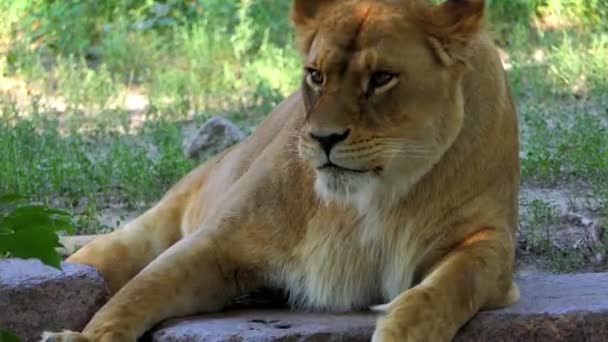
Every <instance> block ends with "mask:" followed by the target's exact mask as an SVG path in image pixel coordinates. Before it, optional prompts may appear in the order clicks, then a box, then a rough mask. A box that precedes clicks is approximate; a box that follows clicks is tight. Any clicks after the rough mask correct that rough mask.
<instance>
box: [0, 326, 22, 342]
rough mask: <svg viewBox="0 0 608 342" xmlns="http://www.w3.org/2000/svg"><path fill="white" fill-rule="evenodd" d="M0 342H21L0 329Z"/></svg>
mask: <svg viewBox="0 0 608 342" xmlns="http://www.w3.org/2000/svg"><path fill="white" fill-rule="evenodd" d="M0 342H21V339H19V337H17V336H15V335H14V334H12V333H10V332H8V331H6V330H2V329H0Z"/></svg>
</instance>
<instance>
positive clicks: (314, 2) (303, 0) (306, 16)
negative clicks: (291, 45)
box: [291, 0, 339, 54]
mask: <svg viewBox="0 0 608 342" xmlns="http://www.w3.org/2000/svg"><path fill="white" fill-rule="evenodd" d="M337 1H339V0H294V2H293V6H292V8H291V21H292V22H293V24H294V26H295V29H296V40H297V45H298V48H299V50H300V51H301V52H302V53H304V54H306V53H308V50H309V49H310V46H311V44H312V41H313V39H314V36H315V34H316V31H317V24H316V21H315V19H316V18H317V17H318V15H319V13H322V12H323V11H326V10H327V9H328V7H329V6H330V5H332V4H334V3H335V2H337Z"/></svg>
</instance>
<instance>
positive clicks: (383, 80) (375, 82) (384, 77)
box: [369, 71, 397, 88]
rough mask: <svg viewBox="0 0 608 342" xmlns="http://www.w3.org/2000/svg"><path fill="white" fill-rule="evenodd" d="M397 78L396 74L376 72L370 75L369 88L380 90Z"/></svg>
mask: <svg viewBox="0 0 608 342" xmlns="http://www.w3.org/2000/svg"><path fill="white" fill-rule="evenodd" d="M396 77H397V74H394V73H390V72H386V71H377V72H375V73H373V74H372V77H371V78H370V80H369V87H370V88H380V87H383V86H385V85H387V84H389V83H390V81H392V80H394V79H395V78H396Z"/></svg>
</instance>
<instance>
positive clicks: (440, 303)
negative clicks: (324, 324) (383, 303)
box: [373, 229, 519, 342]
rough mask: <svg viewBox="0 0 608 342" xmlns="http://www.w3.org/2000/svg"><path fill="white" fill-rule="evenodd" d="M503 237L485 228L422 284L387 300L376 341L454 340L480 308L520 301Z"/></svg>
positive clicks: (509, 251)
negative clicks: (459, 330)
mask: <svg viewBox="0 0 608 342" xmlns="http://www.w3.org/2000/svg"><path fill="white" fill-rule="evenodd" d="M503 238H504V236H503ZM500 239H501V238H500V237H499V234H498V233H496V231H494V230H493V229H485V230H482V231H480V232H478V233H476V234H474V235H472V236H470V237H469V238H467V239H466V240H465V241H463V242H462V244H460V245H459V246H458V247H457V248H456V249H455V250H453V251H452V252H451V253H450V254H449V255H447V256H446V257H445V258H444V259H443V260H442V261H440V263H439V264H438V265H437V266H436V267H435V268H434V270H432V272H431V273H430V274H429V275H428V276H427V277H426V278H425V279H423V281H422V282H421V283H420V284H419V285H417V286H415V287H413V288H412V289H410V290H407V291H405V292H404V293H403V294H401V295H400V296H399V297H397V298H396V299H395V300H394V301H392V302H391V303H390V304H388V305H387V310H388V313H387V315H386V317H384V318H382V319H380V320H379V322H378V326H377V328H376V332H375V334H374V338H373V341H374V342H380V341H382V342H393V341H404V342H413V341H416V342H419V341H433V342H441V341H450V340H451V339H452V338H453V337H454V336H455V334H456V332H457V331H458V329H459V328H460V327H461V326H462V325H464V324H465V323H466V322H467V321H468V320H469V319H471V318H472V317H473V316H474V315H475V314H476V313H477V312H478V311H479V310H480V309H481V308H490V307H500V306H504V305H508V304H510V303H513V302H515V301H516V300H517V299H518V297H519V291H518V289H517V285H516V284H515V283H513V281H512V269H511V267H510V266H508V265H510V263H509V259H510V258H512V255H513V254H512V253H513V252H512V251H511V249H512V247H511V246H507V245H506V243H505V242H501V241H500ZM508 240H509V238H506V239H503V241H508Z"/></svg>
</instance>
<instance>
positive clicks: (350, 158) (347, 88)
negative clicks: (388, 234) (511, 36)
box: [292, 0, 484, 202]
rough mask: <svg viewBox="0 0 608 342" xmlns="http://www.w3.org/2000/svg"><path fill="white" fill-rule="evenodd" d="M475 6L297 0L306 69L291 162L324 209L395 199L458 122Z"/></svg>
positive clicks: (477, 12)
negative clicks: (306, 167) (303, 169)
mask: <svg viewBox="0 0 608 342" xmlns="http://www.w3.org/2000/svg"><path fill="white" fill-rule="evenodd" d="M483 11H484V3H483V1H466V0H460V1H457V0H450V1H447V2H445V3H443V4H442V5H436V6H435V5H430V4H428V3H426V2H424V1H417V0H403V1H389V0H384V1H383V0H359V1H357V0H352V1H349V0H347V1H340V0H296V1H295V2H294V6H293V9H292V20H293V22H294V25H295V28H296V32H297V38H298V43H299V48H300V50H301V52H302V53H303V55H304V60H305V65H304V66H305V68H304V70H305V71H304V77H303V82H302V96H303V100H304V106H305V115H306V118H305V124H304V127H303V129H302V130H301V131H300V136H299V153H300V156H301V157H302V158H303V159H304V160H305V161H306V162H307V163H309V164H310V165H311V166H312V167H313V168H314V169H315V170H316V176H317V179H316V184H315V187H316V190H317V193H318V194H320V195H321V196H322V197H324V198H325V199H337V200H341V201H344V200H346V201H351V200H354V201H356V202H357V201H359V198H360V197H366V198H369V197H372V196H367V195H369V194H370V192H375V191H382V192H384V193H390V194H392V195H402V194H403V193H405V192H406V191H407V189H408V188H409V187H410V186H411V185H412V184H413V183H415V182H416V181H417V180H418V179H419V178H420V177H421V176H422V175H423V174H424V173H425V172H427V171H428V170H429V169H430V168H431V167H432V166H433V165H434V164H435V163H436V162H437V161H438V160H439V159H440V158H441V156H442V155H443V154H444V153H445V151H446V150H447V149H448V148H449V147H450V145H451V144H452V143H453V142H454V140H455V138H456V136H457V135H458V133H459V131H460V129H461V126H462V123H463V116H464V104H463V103H464V99H463V95H462V92H461V84H460V83H461V79H462V76H463V74H464V72H465V70H467V68H466V66H467V58H468V52H469V51H468V50H469V49H468V45H469V44H468V43H469V42H470V41H471V40H472V39H473V37H474V36H475V35H476V34H477V32H478V31H479V28H480V26H481V21H482V17H483Z"/></svg>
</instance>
